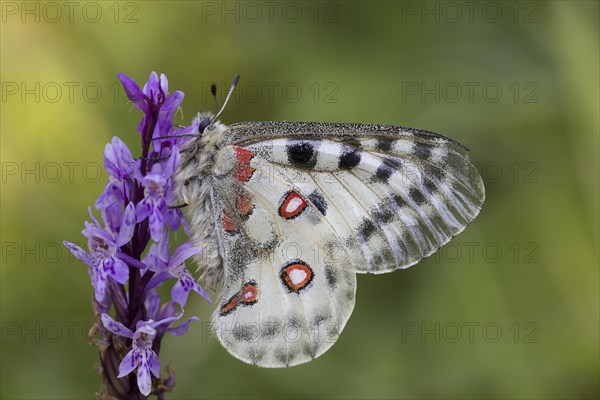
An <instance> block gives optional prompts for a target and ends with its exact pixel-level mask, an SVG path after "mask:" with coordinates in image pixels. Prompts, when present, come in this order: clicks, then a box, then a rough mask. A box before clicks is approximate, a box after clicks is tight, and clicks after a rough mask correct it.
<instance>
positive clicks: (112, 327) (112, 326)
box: [101, 314, 133, 339]
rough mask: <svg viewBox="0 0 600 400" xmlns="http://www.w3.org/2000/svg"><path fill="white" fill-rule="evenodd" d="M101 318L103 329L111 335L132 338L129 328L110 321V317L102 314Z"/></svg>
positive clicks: (112, 320)
mask: <svg viewBox="0 0 600 400" xmlns="http://www.w3.org/2000/svg"><path fill="white" fill-rule="evenodd" d="M101 318H102V324H103V325H104V327H105V328H106V329H108V330H109V331H111V332H112V333H114V334H116V335H119V336H124V337H128V338H130V339H132V338H133V332H132V331H131V330H130V329H129V328H127V327H125V325H123V324H122V323H120V322H118V321H115V320H114V319H112V318H111V317H110V315H108V314H102V316H101Z"/></svg>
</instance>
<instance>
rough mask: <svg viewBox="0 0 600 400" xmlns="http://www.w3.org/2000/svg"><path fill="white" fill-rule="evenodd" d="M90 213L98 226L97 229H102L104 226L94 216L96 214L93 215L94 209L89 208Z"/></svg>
mask: <svg viewBox="0 0 600 400" xmlns="http://www.w3.org/2000/svg"><path fill="white" fill-rule="evenodd" d="M88 213H89V214H90V218H91V219H92V222H93V223H94V224H96V227H97V228H98V229H102V225H100V222H98V220H97V219H96V217H95V216H94V214H92V207H88Z"/></svg>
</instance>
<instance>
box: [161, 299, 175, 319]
mask: <svg viewBox="0 0 600 400" xmlns="http://www.w3.org/2000/svg"><path fill="white" fill-rule="evenodd" d="M172 317H177V303H175V302H174V301H169V302H168V303H165V305H164V306H163V308H162V310H160V315H159V318H160V319H166V318H172ZM178 318H179V317H178Z"/></svg>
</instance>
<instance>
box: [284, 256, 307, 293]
mask: <svg viewBox="0 0 600 400" xmlns="http://www.w3.org/2000/svg"><path fill="white" fill-rule="evenodd" d="M280 277H281V281H282V282H283V284H284V285H285V286H286V287H287V288H288V289H289V290H290V291H291V292H294V293H300V291H301V290H303V289H305V288H307V287H308V285H309V284H310V283H311V282H312V280H313V278H314V273H313V271H312V269H311V268H310V267H309V266H308V264H307V263H305V262H304V261H302V260H294V261H291V262H289V263H288V264H286V265H285V266H284V267H283V268H281V274H280Z"/></svg>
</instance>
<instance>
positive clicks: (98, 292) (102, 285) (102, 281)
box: [91, 267, 106, 301]
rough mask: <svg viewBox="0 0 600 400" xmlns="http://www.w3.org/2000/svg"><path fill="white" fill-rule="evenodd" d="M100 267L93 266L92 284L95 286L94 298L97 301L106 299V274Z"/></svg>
mask: <svg viewBox="0 0 600 400" xmlns="http://www.w3.org/2000/svg"><path fill="white" fill-rule="evenodd" d="M97 268H98V267H92V268H91V269H92V286H94V289H95V290H94V298H95V299H96V301H102V300H104V297H105V295H106V275H104V274H101V273H100V272H99V271H98V270H97Z"/></svg>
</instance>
